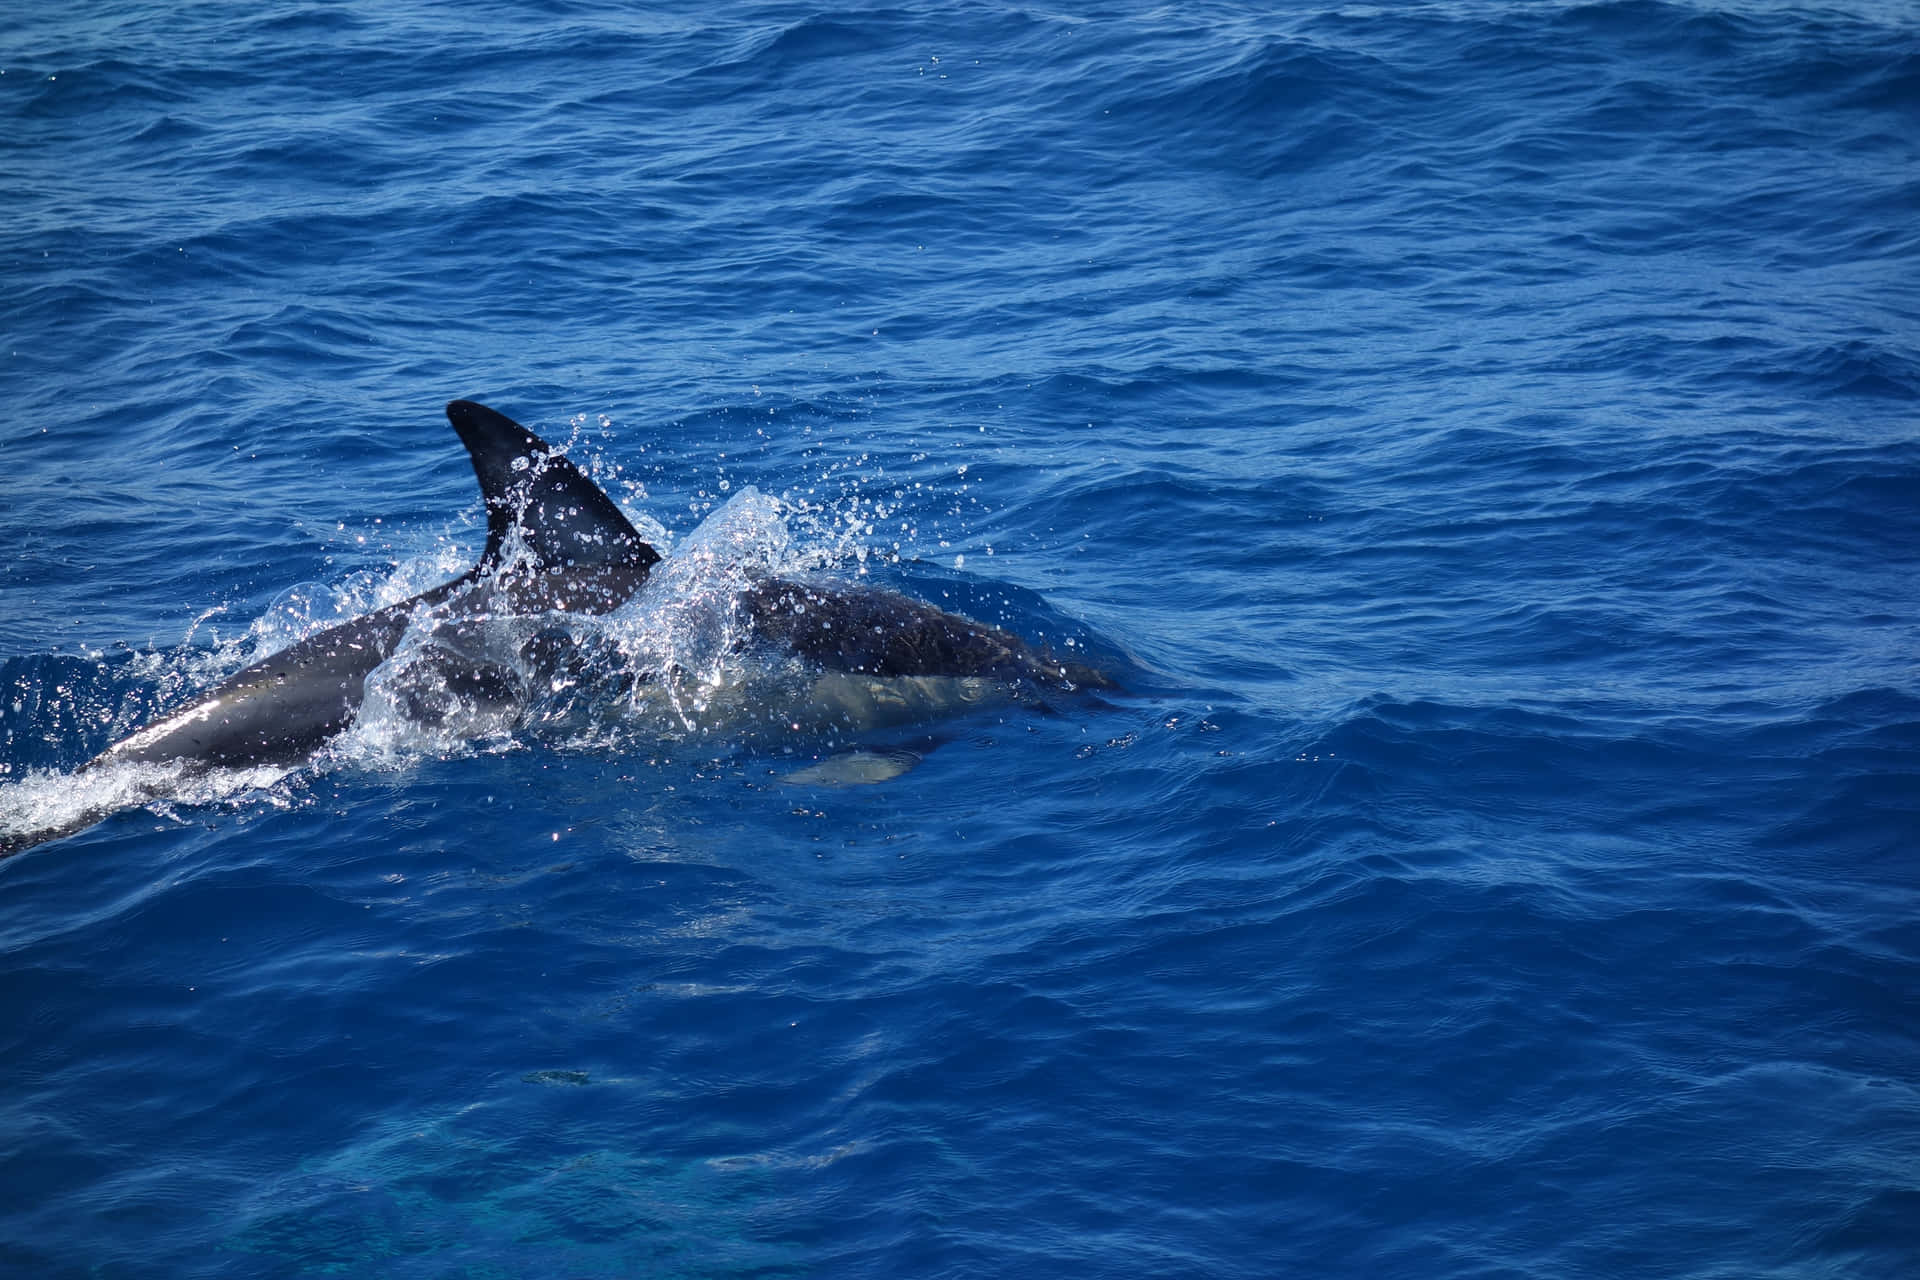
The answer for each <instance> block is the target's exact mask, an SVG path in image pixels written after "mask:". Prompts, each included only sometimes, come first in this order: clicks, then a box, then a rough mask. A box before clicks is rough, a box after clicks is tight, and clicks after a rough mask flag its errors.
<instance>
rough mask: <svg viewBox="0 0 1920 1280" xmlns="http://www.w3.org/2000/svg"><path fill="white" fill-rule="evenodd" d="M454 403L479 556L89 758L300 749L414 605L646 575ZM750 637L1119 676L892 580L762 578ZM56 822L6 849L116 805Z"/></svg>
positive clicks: (848, 666) (1076, 683) (584, 595)
mask: <svg viewBox="0 0 1920 1280" xmlns="http://www.w3.org/2000/svg"><path fill="white" fill-rule="evenodd" d="M447 417H448V419H449V420H450V421H451V422H452V423H453V428H454V430H455V431H457V432H458V433H459V434H460V440H461V443H463V444H464V445H466V447H467V453H468V455H469V456H470V457H471V458H472V460H473V470H474V474H475V475H476V476H477V477H478V478H479V481H480V493H481V496H482V497H483V498H484V499H485V501H486V510H487V544H486V549H485V550H484V551H483V552H482V553H481V556H480V560H479V563H477V564H476V565H475V566H474V567H473V568H472V569H470V570H469V571H467V572H466V573H464V574H462V575H460V576H459V577H458V578H455V579H454V580H453V581H451V582H446V583H442V584H441V585H440V586H437V587H434V588H433V589H432V590H430V591H424V592H422V593H421V594H419V595H417V596H414V597H413V598H412V599H410V600H403V601H401V602H400V603H398V604H393V605H388V606H387V607H386V608H384V609H379V610H376V611H375V612H373V613H369V614H366V615H364V616H362V617H358V618H354V619H352V620H351V621H348V622H343V623H340V624H339V625H338V626H334V627H329V628H327V629H326V630H325V631H321V632H319V633H317V634H315V635H312V636H309V637H307V638H306V639H304V640H302V641H300V642H299V643H297V644H295V645H292V646H291V647H289V648H287V649H283V650H282V651H280V652H279V653H276V654H274V655H273V656H272V657H270V658H267V659H265V660H264V661H261V662H256V663H254V664H253V665H252V666H250V667H247V668H245V669H244V670H242V671H239V672H237V673H236V674H234V675H233V676H231V677H230V678H228V679H227V680H225V681H223V682H222V683H221V684H220V685H218V686H217V687H215V688H214V689H213V690H211V691H210V692H209V693H207V695H206V696H205V697H203V698H201V699H200V700H199V701H197V702H195V703H193V704H192V705H191V706H188V707H186V708H185V709H183V710H180V711H176V712H173V713H172V714H170V715H167V716H165V717H164V718H162V719H160V720H158V721H155V722H154V723H152V724H149V725H147V726H146V727H145V728H142V729H140V730H138V731H136V732H135V733H133V734H132V735H130V736H129V737H127V738H125V739H123V740H122V741H120V742H117V743H115V744H114V745H113V746H111V747H109V748H108V749H107V750H106V751H104V752H102V753H101V754H100V755H99V756H97V757H95V758H94V759H93V760H91V761H89V762H88V763H87V764H85V765H83V766H81V771H82V772H84V771H86V770H91V769H95V768H99V767H101V766H104V765H109V764H117V763H167V762H182V763H185V764H187V765H189V766H192V767H209V766H225V767H234V766H245V765H254V764H274V765H281V764H293V763H297V762H299V761H301V760H303V759H305V758H306V757H307V756H309V755H311V754H312V753H313V752H314V751H315V750H317V749H318V748H320V747H321V746H323V745H325V744H326V743H327V741H329V740H330V739H331V738H333V737H334V736H335V735H337V734H339V733H340V732H341V731H342V730H344V729H345V728H346V727H347V726H348V725H349V724H351V723H352V722H353V718H354V715H355V713H356V712H358V710H359V709H360V705H361V702H362V701H363V699H364V697H365V691H366V680H367V676H368V675H369V674H371V673H372V671H373V670H374V668H376V667H378V666H379V665H380V664H381V663H382V662H384V661H386V659H387V658H388V657H389V656H390V655H391V654H392V653H393V651H394V649H395V648H396V646H398V645H399V643H400V640H401V637H402V636H404V635H405V634H406V632H407V628H408V626H409V625H410V624H411V623H412V621H413V619H414V617H415V615H416V613H417V612H418V611H419V610H421V609H423V608H425V609H442V610H444V614H445V623H449V624H457V623H459V622H460V621H462V620H475V619H481V618H484V617H487V616H501V615H512V616H524V615H539V614H546V613H579V614H602V613H607V612H610V611H612V610H613V609H616V608H618V607H619V606H620V605H622V604H624V603H626V601H627V600H629V599H631V598H632V597H633V596H634V595H635V594H636V593H638V592H639V591H640V590H641V589H642V588H643V587H644V586H645V585H646V582H647V576H648V573H649V571H650V570H651V569H652V567H653V566H654V565H655V564H656V563H658V562H659V560H660V556H659V553H658V552H656V551H655V550H654V549H653V548H652V547H650V546H648V545H647V543H646V541H645V540H644V539H642V538H641V536H640V535H639V533H638V532H636V531H635V530H634V527H633V526H632V525H631V524H630V523H628V521H627V518H626V517H625V516H624V515H622V514H621V512H620V508H619V507H618V506H617V505H615V503H614V502H613V500H612V499H611V498H609V497H608V496H607V495H606V494H605V493H604V492H602V491H601V489H600V487H599V486H598V485H596V484H594V482H593V481H592V480H590V479H589V478H588V477H587V476H586V474H585V473H584V472H582V471H581V470H580V469H579V468H578V467H576V466H574V464H573V463H571V462H569V461H568V460H567V459H566V458H565V457H564V456H562V455H561V454H559V453H556V452H555V451H554V450H553V447H552V446H551V445H549V444H548V443H547V442H546V441H544V440H542V439H541V438H540V437H539V436H537V435H535V434H534V433H533V432H531V431H529V430H527V429H526V428H525V427H523V426H521V425H520V424H519V423H517V422H514V421H513V420H512V419H510V418H508V417H506V416H505V415H504V414H500V413H497V412H495V411H494V410H492V409H489V408H487V407H486V406H484V405H479V404H475V403H474V402H472V401H470V400H455V401H453V402H452V403H451V404H449V405H448V406H447ZM740 606H741V608H742V609H743V611H744V614H745V616H746V619H747V622H748V630H749V631H750V633H751V635H752V637H753V639H754V642H756V643H761V644H766V645H769V646H772V647H776V648H783V649H786V650H788V651H790V652H792V653H795V654H797V655H799V656H800V657H802V658H805V659H807V660H809V661H811V662H813V663H816V664H818V665H819V666H821V667H824V668H828V669H832V670H837V671H846V672H854V673H860V674H865V675H871V676H876V677H896V676H931V675H941V676H985V677H993V678H999V679H1007V680H1012V681H1020V682H1026V683H1029V684H1031V685H1034V686H1036V687H1039V688H1044V689H1052V690H1060V691H1068V690H1073V689H1076V688H1088V687H1091V688H1111V687H1112V682H1111V681H1110V680H1109V679H1108V678H1107V677H1106V676H1105V675H1103V674H1102V673H1100V672H1098V671H1096V670H1094V669H1092V668H1090V667H1085V666H1081V665H1079V664H1074V663H1065V662H1061V661H1059V660H1057V659H1055V658H1054V657H1053V656H1052V655H1051V654H1048V653H1046V652H1044V651H1038V650H1035V649H1033V648H1032V647H1030V646H1029V645H1027V643H1026V642H1025V641H1023V640H1021V639H1020V638H1019V637H1018V636H1016V635H1014V634H1013V633H1011V632H1008V631H1004V630H1001V629H1000V628H997V627H990V626H986V625H984V624H982V623H978V622H974V621H972V620H971V619H968V618H963V617H961V616H959V615H957V614H952V613H948V612H946V611H945V610H943V609H939V608H936V607H935V606H933V605H930V604H926V603H924V602H922V601H919V600H914V599H911V598H909V597H907V596H903V595H900V594H898V593H897V592H892V591H886V590H881V589H877V588H871V587H860V586H853V585H850V584H845V583H829V582H801V581H793V580H789V579H784V578H766V579H762V580H760V581H759V582H757V583H755V584H754V585H753V586H752V587H751V588H750V589H749V590H748V591H747V593H746V594H745V596H744V597H743V598H742V600H741V601H740ZM449 657H450V658H451V659H452V665H451V666H449V667H448V668H447V669H446V670H444V671H443V672H441V674H442V676H443V677H444V678H445V679H446V680H447V681H448V683H449V684H450V685H452V686H453V687H454V688H455V689H456V690H459V689H462V688H465V689H471V690H473V691H475V692H477V693H484V692H488V691H493V690H495V689H496V686H498V685H499V684H501V683H502V682H505V683H508V684H510V683H511V682H512V679H513V677H512V676H511V674H510V673H502V672H501V670H500V669H498V668H488V667H486V666H484V665H482V664H470V668H469V667H463V666H461V664H460V660H459V659H458V657H457V655H449ZM105 816H106V814H105V813H93V814H88V815H84V816H83V817H81V818H78V819H76V820H75V821H74V822H73V823H71V824H69V825H66V826H64V827H61V828H59V829H55V830H49V831H35V832H27V833H23V834H20V835H15V836H6V835H0V856H5V855H7V854H10V853H17V852H19V851H20V850H22V849H25V848H28V847H30V846H32V845H34V844H39V843H42V842H44V841H46V840H51V839H55V838H57V837H59V836H63V835H70V834H72V833H73V832H74V831H77V830H80V829H82V828H83V827H87V826H91V825H93V823H95V822H97V821H99V820H100V819H101V818H103V817H105Z"/></svg>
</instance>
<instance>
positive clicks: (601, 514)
mask: <svg viewBox="0 0 1920 1280" xmlns="http://www.w3.org/2000/svg"><path fill="white" fill-rule="evenodd" d="M447 420H448V421H449V422H451V423H453V429H454V430H455V431H458V432H459V433H460V441H461V443H463V444H465V445H466V446H467V453H468V455H469V456H471V457H472V458H473V473H474V475H476V476H478V477H479V478H480V493H481V495H482V496H483V497H484V498H486V500H487V549H486V551H485V553H483V554H482V555H481V557H480V571H481V572H483V573H484V572H488V571H491V570H493V569H497V568H499V567H500V557H501V554H502V552H503V550H504V549H505V547H506V544H507V538H508V535H509V534H511V533H512V532H513V531H514V530H516V529H518V530H519V533H520V542H521V544H522V545H523V546H524V547H525V548H526V550H527V552H528V553H529V554H530V555H532V557H533V558H534V561H535V566H534V567H536V568H538V569H542V570H547V571H558V570H561V569H566V568H592V567H596V566H608V567H612V566H619V567H625V568H629V569H634V570H638V571H640V572H641V573H644V572H645V571H646V569H647V567H648V566H650V565H653V564H655V563H657V562H658V561H659V559H660V553H659V552H657V551H655V550H654V549H653V548H652V547H650V546H648V545H647V543H646V540H645V539H643V538H642V537H641V536H640V535H639V533H638V532H636V531H635V529H634V527H633V526H632V525H631V524H629V523H628V522H627V518H626V517H625V516H624V515H622V514H620V508H619V507H617V506H615V505H614V501H613V499H612V498H609V497H608V496H607V495H606V494H605V493H604V492H602V491H601V489H600V486H599V485H597V484H595V483H594V482H593V481H592V480H589V479H588V478H587V475H586V473H585V472H584V471H582V470H580V468H578V467H576V466H574V465H573V463H571V462H569V461H568V460H567V459H566V458H565V457H563V456H562V455H560V454H559V453H556V452H555V451H554V448H553V446H552V445H550V444H548V443H547V442H546V441H545V440H542V439H541V438H540V437H539V436H537V435H535V434H533V432H531V431H529V430H527V429H526V428H525V427H523V426H521V425H520V424H519V423H517V422H515V421H514V420H513V419H512V418H509V417H507V416H506V415H505V414H503V413H496V412H494V411H493V410H492V409H489V408H487V407H486V406H485V405H483V404H475V403H474V402H473V401H471V400H455V401H454V402H453V403H451V404H449V405H448V406H447Z"/></svg>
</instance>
